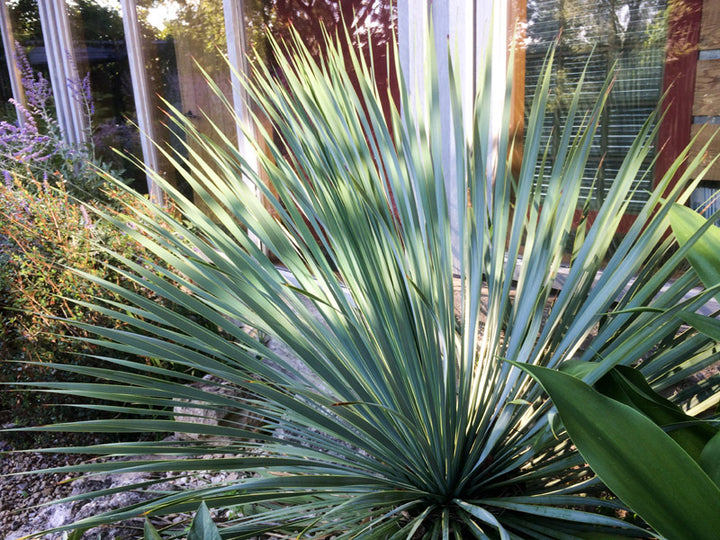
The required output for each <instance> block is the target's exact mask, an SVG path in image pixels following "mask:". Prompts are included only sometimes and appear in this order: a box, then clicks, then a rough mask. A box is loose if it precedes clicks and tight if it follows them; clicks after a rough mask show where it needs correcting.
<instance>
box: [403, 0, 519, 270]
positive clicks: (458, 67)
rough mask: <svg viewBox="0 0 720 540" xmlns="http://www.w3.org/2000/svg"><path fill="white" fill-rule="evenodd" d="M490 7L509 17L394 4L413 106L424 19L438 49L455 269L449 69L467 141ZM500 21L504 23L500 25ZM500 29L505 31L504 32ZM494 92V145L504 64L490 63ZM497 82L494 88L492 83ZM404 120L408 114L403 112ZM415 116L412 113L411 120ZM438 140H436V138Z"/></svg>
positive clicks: (479, 5)
mask: <svg viewBox="0 0 720 540" xmlns="http://www.w3.org/2000/svg"><path fill="white" fill-rule="evenodd" d="M493 7H494V8H495V9H496V10H497V11H498V12H502V14H505V13H506V12H507V2H506V0H399V1H398V43H399V47H400V51H399V53H400V65H401V67H402V71H403V76H404V78H405V82H406V84H407V86H408V94H409V98H410V103H411V106H413V107H414V104H415V103H416V102H417V101H418V100H419V101H420V102H422V100H424V98H425V96H424V91H425V83H424V81H425V77H426V75H427V73H426V71H425V70H426V62H425V57H426V54H427V47H428V43H429V41H430V36H429V35H428V34H427V31H428V29H429V26H428V19H429V18H430V19H431V20H432V29H433V38H434V40H435V45H436V61H437V66H438V76H439V78H440V81H439V85H440V86H439V100H440V103H439V105H440V115H441V119H440V121H441V126H442V133H441V134H439V135H440V136H441V137H442V140H443V155H442V159H443V174H444V176H445V183H446V186H447V187H448V190H447V193H448V205H449V210H450V221H451V222H450V225H451V228H452V234H453V238H454V241H453V255H454V258H455V265H456V267H458V261H459V254H460V252H459V250H460V245H459V223H458V215H459V212H458V208H457V198H456V197H455V191H454V190H453V189H450V187H451V186H454V185H455V183H456V176H457V170H456V163H455V160H454V158H453V156H454V155H455V151H456V149H455V141H454V138H453V123H452V122H453V118H452V111H451V101H450V87H449V63H448V59H449V58H450V57H451V58H453V59H454V60H453V61H454V72H455V74H456V76H457V77H458V79H459V83H460V88H461V96H462V98H461V99H462V102H463V103H462V106H463V112H464V116H463V119H462V120H463V122H464V123H465V128H466V129H465V133H467V134H468V136H469V135H470V134H471V133H472V125H471V124H472V121H473V102H474V98H475V93H476V90H477V87H476V84H477V80H478V76H480V73H478V70H479V69H478V68H479V66H480V65H481V60H482V58H483V55H484V54H485V48H486V43H487V41H488V37H489V23H490V21H491V19H492V18H491V14H492V10H493ZM499 19H502V20H499ZM492 20H494V21H495V22H494V28H495V29H498V30H499V29H500V28H501V27H502V25H503V24H505V19H504V18H501V17H497V16H496V17H495V19H492ZM503 28H504V27H503ZM504 40H505V33H504V30H503V32H502V33H500V32H499V31H497V33H495V34H493V42H497V43H498V44H502V46H501V47H494V48H493V55H495V54H496V53H497V55H500V54H501V53H502V55H504V53H505V50H506V48H505V46H504ZM492 69H493V92H499V94H498V96H497V97H498V100H499V101H498V100H494V104H495V105H496V106H494V107H493V111H494V113H495V115H496V118H495V119H494V121H493V127H492V128H491V131H492V134H491V140H496V139H497V134H498V133H499V129H500V122H501V121H502V106H501V104H502V97H503V93H504V92H503V91H501V90H500V86H498V89H497V90H495V86H496V85H502V86H503V87H504V83H505V70H506V62H505V60H504V56H503V61H502V62H501V63H500V62H499V63H498V64H495V58H494V57H493V64H492ZM496 80H498V82H497V83H496ZM405 113H406V114H407V111H405ZM413 113H414V111H411V114H413ZM436 135H438V134H436ZM461 151H462V150H461ZM494 153H495V156H494V161H495V162H496V160H497V149H495V151H494ZM492 172H493V171H492V170H489V171H488V181H489V182H490V181H491V179H492Z"/></svg>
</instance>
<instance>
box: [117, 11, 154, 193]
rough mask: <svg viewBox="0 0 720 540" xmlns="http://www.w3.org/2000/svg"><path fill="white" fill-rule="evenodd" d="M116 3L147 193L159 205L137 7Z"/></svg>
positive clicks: (151, 123)
mask: <svg viewBox="0 0 720 540" xmlns="http://www.w3.org/2000/svg"><path fill="white" fill-rule="evenodd" d="M120 4H121V8H122V20H123V28H124V30H125V46H126V48H127V55H128V62H129V64H130V79H131V80H132V87H133V98H134V101H135V112H136V113H137V123H138V128H139V129H140V146H141V148H142V153H143V162H144V163H145V167H146V169H147V170H148V173H147V186H148V193H149V194H150V199H151V200H152V201H154V202H156V203H159V204H160V203H162V202H163V191H162V189H161V188H160V186H159V185H158V184H157V183H155V182H154V181H153V179H152V176H151V173H150V171H158V170H159V160H158V152H157V148H156V147H155V144H154V142H153V139H154V138H155V132H154V129H153V121H152V106H151V103H152V100H151V99H150V84H149V82H148V78H147V70H146V69H145V55H144V54H143V44H142V39H141V37H140V36H141V34H140V25H139V24H138V18H137V6H136V4H135V0H120Z"/></svg>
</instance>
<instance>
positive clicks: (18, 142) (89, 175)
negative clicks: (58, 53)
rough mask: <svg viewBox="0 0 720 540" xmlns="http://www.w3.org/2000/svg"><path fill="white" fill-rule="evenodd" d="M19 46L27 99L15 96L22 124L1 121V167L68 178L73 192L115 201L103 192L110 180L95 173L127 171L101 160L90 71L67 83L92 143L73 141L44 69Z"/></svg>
mask: <svg viewBox="0 0 720 540" xmlns="http://www.w3.org/2000/svg"><path fill="white" fill-rule="evenodd" d="M16 47H17V58H18V68H19V70H20V74H21V82H22V85H23V88H24V90H25V96H26V103H25V104H23V103H20V102H18V101H17V100H15V99H11V100H10V101H11V103H12V104H13V105H15V107H16V109H17V110H18V113H19V115H20V117H21V118H20V120H19V121H18V122H17V123H12V122H7V121H2V122H0V166H1V167H2V170H3V171H8V172H9V173H14V174H17V175H19V176H20V177H25V178H27V179H31V180H34V181H39V182H41V183H42V182H44V181H49V182H50V183H51V184H52V185H57V184H59V183H62V182H66V183H67V187H68V188H69V189H70V193H71V194H72V195H73V196H76V197H80V198H82V199H87V198H90V199H93V200H95V199H100V200H101V201H102V202H103V203H108V202H111V199H110V198H108V197H107V196H106V195H105V193H104V189H103V187H104V186H105V182H104V181H103V180H102V178H101V177H100V175H98V174H97V172H96V171H97V169H102V170H105V171H107V172H111V173H112V174H114V175H115V176H120V175H121V173H122V171H121V170H119V169H118V168H117V167H109V166H108V165H107V163H105V162H104V161H103V160H101V159H100V158H99V157H98V153H97V151H96V147H95V144H94V143H93V137H92V129H91V126H92V119H93V115H94V114H95V105H94V101H93V97H92V92H91V88H90V75H89V74H86V75H85V76H84V77H83V78H82V79H79V80H69V81H68V82H67V85H68V88H69V89H70V91H71V95H72V96H73V98H74V99H75V100H76V101H77V102H78V103H80V105H81V106H82V109H83V112H84V114H85V116H86V122H85V124H86V125H87V126H88V127H87V128H86V129H87V131H86V137H85V139H86V141H87V143H85V144H82V145H73V144H69V143H68V142H66V141H65V140H64V138H63V135H62V132H61V129H60V125H59V123H58V121H57V118H56V114H55V104H54V100H53V95H52V89H51V86H50V81H48V79H46V78H45V76H44V75H43V74H42V73H36V72H35V71H34V70H33V68H32V66H31V65H30V62H29V60H28V57H27V54H25V51H24V50H23V48H22V47H21V46H20V45H19V44H16ZM26 185H27V186H28V187H29V188H30V189H32V187H33V186H34V185H35V182H33V181H30V182H26Z"/></svg>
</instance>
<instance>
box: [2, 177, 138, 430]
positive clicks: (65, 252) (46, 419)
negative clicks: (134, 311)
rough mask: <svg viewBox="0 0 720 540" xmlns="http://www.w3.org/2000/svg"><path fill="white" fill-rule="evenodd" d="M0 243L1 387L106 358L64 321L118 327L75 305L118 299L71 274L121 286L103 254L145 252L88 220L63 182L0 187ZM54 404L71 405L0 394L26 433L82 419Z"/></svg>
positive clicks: (14, 180) (16, 181) (10, 181)
mask: <svg viewBox="0 0 720 540" xmlns="http://www.w3.org/2000/svg"><path fill="white" fill-rule="evenodd" d="M116 195H119V193H118V194H116ZM0 242H1V243H0V298H1V300H0V314H1V316H2V327H0V351H1V352H0V355H1V358H2V361H1V362H0V381H3V382H28V381H38V380H44V379H47V378H52V379H54V380H68V377H67V374H65V373H63V372H59V371H57V370H54V369H48V368H46V367H43V364H47V363H50V362H71V363H77V362H82V363H87V362H88V361H89V360H88V358H86V357H83V356H82V355H90V354H100V353H102V352H103V351H102V349H101V348H100V347H97V346H94V345H92V344H90V343H87V342H81V341H78V340H77V338H79V337H87V333H86V332H85V331H82V330H80V329H77V328H76V327H73V326H72V325H69V324H68V323H66V322H64V321H63V320H64V319H70V320H81V321H85V322H88V323H95V324H103V325H116V323H115V322H114V321H113V320H112V319H110V318H108V317H104V316H101V315H99V314H97V313H95V312H93V311H91V310H88V309H85V308H83V307H82V306H80V305H78V304H77V303H76V302H77V301H78V300H82V301H92V300H94V299H95V298H97V297H101V298H106V299H116V300H117V299H119V297H117V295H114V294H112V293H111V292H109V291H108V290H107V289H105V288H102V287H99V286H98V285H96V284H93V283H92V282H90V281H88V280H87V279H84V278H83V277H81V276H80V275H78V274H77V273H76V272H75V271H72V270H70V269H69V268H74V269H75V270H80V271H83V272H88V273H91V274H93V275H98V276H102V277H104V278H106V279H111V280H114V282H120V281H121V279H120V277H119V276H118V275H117V274H116V273H115V272H114V271H113V270H112V269H111V268H109V267H108V266H107V262H108V260H109V257H108V255H107V254H106V253H105V251H104V250H106V249H110V250H113V251H119V252H122V253H125V254H128V255H130V256H137V255H140V254H141V252H142V250H141V248H140V246H139V244H138V243H137V242H136V241H135V240H133V239H131V238H129V237H128V236H126V235H124V234H121V233H118V231H117V230H115V229H113V228H111V227H110V226H108V224H107V223H105V222H104V221H102V220H97V219H95V218H94V217H91V215H90V214H89V213H88V212H87V211H86V210H85V208H84V207H83V205H82V204H81V203H79V202H77V201H75V200H73V199H72V198H70V196H69V195H68V192H67V190H66V189H65V183H64V182H62V181H59V182H55V187H51V185H50V184H49V183H48V182H47V181H45V182H39V181H37V180H35V179H32V178H31V179H24V181H21V180H20V177H19V176H14V177H12V176H10V175H8V176H6V182H5V183H4V184H3V185H2V186H0ZM106 352H107V351H106ZM18 361H24V362H33V363H17V362H18ZM90 363H93V362H92V361H91V360H90ZM57 401H59V402H63V403H67V402H72V400H71V399H69V398H68V397H65V396H61V395H58V396H41V395H38V394H37V393H36V392H29V391H10V390H7V389H3V391H2V393H0V408H1V409H2V410H3V411H4V412H5V416H6V417H7V416H8V415H9V416H10V420H11V421H12V422H14V423H18V424H21V425H31V424H36V423H50V422H56V421H59V420H69V419H77V418H78V417H79V415H80V416H82V411H81V410H77V409H68V408H57V407H48V406H47V404H48V403H52V402H57Z"/></svg>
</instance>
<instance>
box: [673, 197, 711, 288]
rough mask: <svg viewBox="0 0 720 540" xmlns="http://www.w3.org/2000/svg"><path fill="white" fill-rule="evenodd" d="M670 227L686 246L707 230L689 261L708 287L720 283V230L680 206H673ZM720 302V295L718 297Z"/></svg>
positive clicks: (693, 247) (692, 251) (693, 250)
mask: <svg viewBox="0 0 720 540" xmlns="http://www.w3.org/2000/svg"><path fill="white" fill-rule="evenodd" d="M669 217H670V225H671V226H672V230H673V232H674V233H675V236H676V237H677V240H678V243H679V244H680V245H681V246H684V245H685V244H686V243H687V242H689V241H690V240H691V238H692V237H693V236H694V235H695V233H696V232H697V231H698V230H700V229H701V228H702V227H703V226H706V227H707V228H706V230H705V231H704V232H703V233H702V234H701V236H700V237H698V238H697V239H696V240H695V242H694V243H693V245H692V246H691V247H690V249H689V251H688V252H687V259H688V260H689V261H690V264H691V265H692V267H693V268H694V269H695V271H696V272H697V274H698V276H700V279H701V280H702V282H703V284H704V285H705V286H706V287H714V286H715V285H717V284H719V283H720V228H718V227H715V226H714V225H707V219H705V218H704V217H702V216H701V215H700V214H698V213H697V212H695V211H693V210H691V209H690V208H687V207H685V206H682V205H679V204H673V205H672V207H671V208H670V212H669ZM715 298H718V299H719V301H720V294H718V295H716V296H715Z"/></svg>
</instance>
